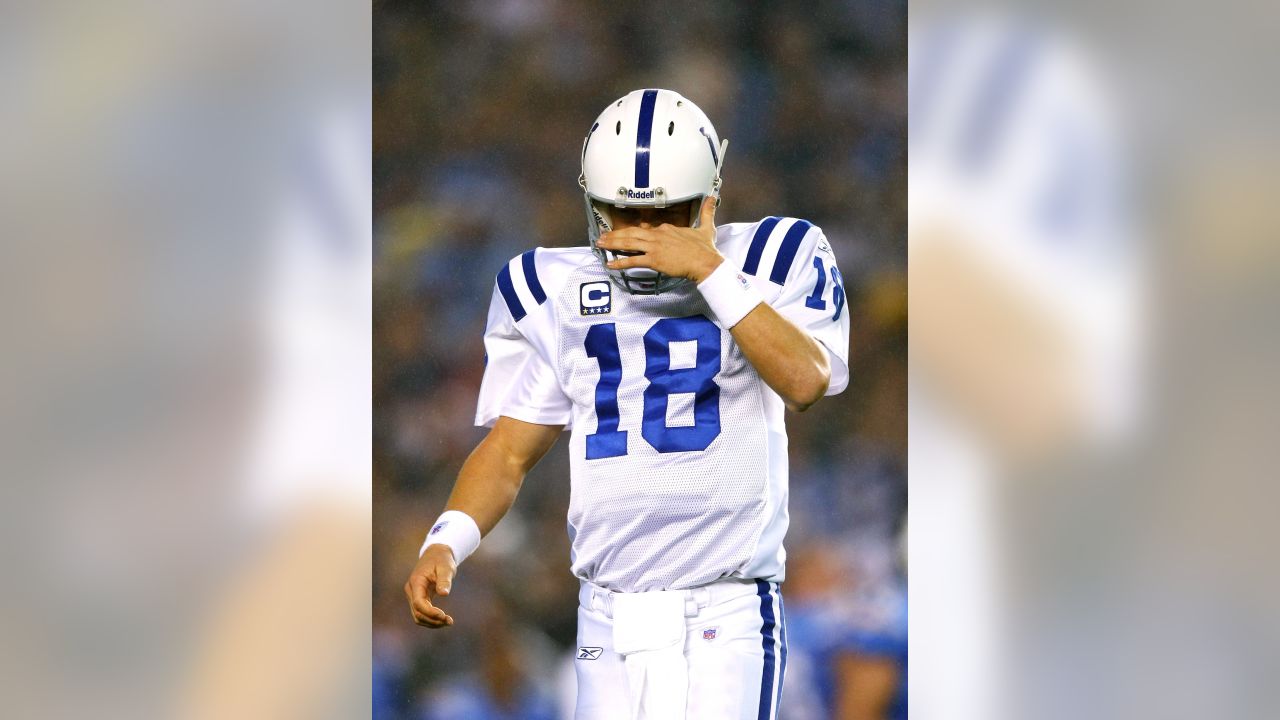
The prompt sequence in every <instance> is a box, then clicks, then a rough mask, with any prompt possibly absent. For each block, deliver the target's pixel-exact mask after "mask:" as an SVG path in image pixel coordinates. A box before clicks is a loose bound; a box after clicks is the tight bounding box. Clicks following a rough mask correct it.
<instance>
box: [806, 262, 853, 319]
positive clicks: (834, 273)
mask: <svg viewBox="0 0 1280 720" xmlns="http://www.w3.org/2000/svg"><path fill="white" fill-rule="evenodd" d="M813 266H814V267H815V268H817V269H818V284H817V286H816V287H814V288H813V294H812V295H810V296H809V297H807V298H805V299H804V304H805V307H811V308H813V309H814V310H826V309H827V301H826V300H823V299H822V291H823V290H824V289H826V287H827V269H826V267H825V266H823V264H822V258H820V257H816V258H814V259H813ZM831 285H832V287H831V302H833V303H835V306H836V312H835V314H834V315H832V316H831V320H832V322H834V321H836V320H839V319H840V311H841V310H843V309H844V278H843V277H841V276H840V268H838V267H836V266H835V265H832V266H831Z"/></svg>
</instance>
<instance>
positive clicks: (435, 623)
mask: <svg viewBox="0 0 1280 720" xmlns="http://www.w3.org/2000/svg"><path fill="white" fill-rule="evenodd" d="M411 614H412V615H413V622H414V623H416V624H418V625H421V626H422V627H428V628H442V627H446V626H448V625H452V624H453V618H451V617H449V615H448V614H447V613H445V611H443V610H441V609H440V608H432V609H431V611H430V612H421V611H419V610H413V611H412V613H411Z"/></svg>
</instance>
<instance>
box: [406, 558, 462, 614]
mask: <svg viewBox="0 0 1280 720" xmlns="http://www.w3.org/2000/svg"><path fill="white" fill-rule="evenodd" d="M457 572H458V564H457V563H456V562H454V561H453V551H452V550H450V549H449V546H448V545H431V546H428V547H427V549H426V552H424V553H422V557H421V558H419V559H418V564H417V565H415V566H414V568H413V572H411V573H409V581H408V582H406V583H405V584H404V594H405V595H406V596H407V597H408V598H409V612H410V613H411V614H412V615H413V621H414V622H416V623H418V624H419V625H421V626H422V627H429V628H442V627H445V626H446V625H452V624H453V618H452V617H449V615H448V614H447V613H445V611H444V610H442V609H440V608H438V607H436V606H435V605H432V604H431V601H432V600H434V599H435V598H436V596H437V595H448V594H449V589H450V588H451V587H452V585H453V576H454V574H455V573H457Z"/></svg>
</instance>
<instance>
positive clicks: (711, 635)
mask: <svg viewBox="0 0 1280 720" xmlns="http://www.w3.org/2000/svg"><path fill="white" fill-rule="evenodd" d="M717 629H718V628H707V629H706V630H703V631H702V639H703V640H715V639H716V630H717Z"/></svg>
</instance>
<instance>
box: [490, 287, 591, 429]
mask: <svg viewBox="0 0 1280 720" xmlns="http://www.w3.org/2000/svg"><path fill="white" fill-rule="evenodd" d="M502 291H503V287H502V279H501V278H500V279H499V283H498V285H496V286H495V287H494V291H493V299H492V301H491V302H490V303H489V320H488V323H487V325H486V327H485V333H484V349H485V368H484V379H483V380H482V381H481V383H480V398H479V401H478V402H477V404H476V420H475V423H476V425H478V426H484V427H493V424H494V423H495V422H496V421H497V420H498V417H499V416H501V415H506V416H507V417H512V418H515V419H516V420H523V421H524V422H529V423H536V424H539V425H564V426H565V427H566V428H567V427H569V426H570V425H571V422H572V417H573V413H572V408H573V404H572V402H571V401H570V400H569V398H568V397H567V396H566V395H565V394H564V391H563V389H562V388H561V387H560V381H559V379H558V378H557V376H556V371H555V368H554V367H553V366H552V364H551V362H550V361H549V360H548V359H547V358H546V357H545V356H544V355H543V354H542V353H541V352H539V350H538V348H537V347H536V346H535V345H534V343H533V342H531V341H530V339H529V338H528V337H527V336H526V334H525V329H524V328H522V327H521V324H522V321H523V322H524V323H528V322H530V319H529V318H526V317H524V314H523V313H521V315H522V316H521V319H520V320H517V319H516V318H514V317H513V316H512V314H511V308H510V303H509V301H508V300H507V298H506V297H505V296H504V294H503V292H502Z"/></svg>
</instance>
